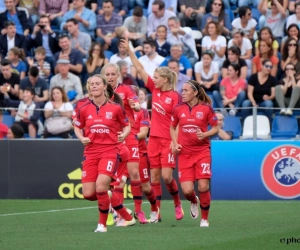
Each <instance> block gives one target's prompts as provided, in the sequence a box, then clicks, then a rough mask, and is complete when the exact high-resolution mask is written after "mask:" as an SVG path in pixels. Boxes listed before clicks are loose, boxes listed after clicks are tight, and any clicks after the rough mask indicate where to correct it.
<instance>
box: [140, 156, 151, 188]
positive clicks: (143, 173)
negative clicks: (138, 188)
mask: <svg viewBox="0 0 300 250" xmlns="http://www.w3.org/2000/svg"><path fill="white" fill-rule="evenodd" d="M149 165H150V164H149V159H148V155H147V153H144V154H142V155H141V157H140V165H139V170H140V179H141V182H142V183H147V182H149V181H150V176H149V174H150V172H149Z"/></svg>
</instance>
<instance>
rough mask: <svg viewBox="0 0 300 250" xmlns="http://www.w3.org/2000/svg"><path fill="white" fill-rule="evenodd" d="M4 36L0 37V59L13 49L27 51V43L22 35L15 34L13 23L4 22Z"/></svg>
mask: <svg viewBox="0 0 300 250" xmlns="http://www.w3.org/2000/svg"><path fill="white" fill-rule="evenodd" d="M4 27H5V29H6V34H5V35H2V36H0V53H1V57H2V58H5V57H6V56H7V52H8V51H9V50H10V49H11V48H13V47H17V48H21V49H23V50H24V51H26V50H27V42H26V39H25V37H24V36H23V35H20V34H17V33H16V24H15V23H14V22H13V21H6V22H5V24H4Z"/></svg>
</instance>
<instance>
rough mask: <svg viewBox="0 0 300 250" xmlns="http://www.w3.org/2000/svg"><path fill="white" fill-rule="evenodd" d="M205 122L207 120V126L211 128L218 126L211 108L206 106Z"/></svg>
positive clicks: (216, 118)
mask: <svg viewBox="0 0 300 250" xmlns="http://www.w3.org/2000/svg"><path fill="white" fill-rule="evenodd" d="M207 120H208V124H209V125H210V126H211V127H215V126H217V125H218V117H217V116H216V114H215V111H214V110H213V108H212V107H211V106H208V112H207Z"/></svg>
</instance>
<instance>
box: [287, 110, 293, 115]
mask: <svg viewBox="0 0 300 250" xmlns="http://www.w3.org/2000/svg"><path fill="white" fill-rule="evenodd" d="M285 114H286V115H293V111H292V110H291V109H287V110H286V112H285Z"/></svg>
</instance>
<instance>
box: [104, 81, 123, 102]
mask: <svg viewBox="0 0 300 250" xmlns="http://www.w3.org/2000/svg"><path fill="white" fill-rule="evenodd" d="M105 96H106V98H107V99H109V100H111V101H113V102H115V103H118V104H120V105H121V106H122V107H124V104H123V100H122V98H121V97H120V96H119V95H118V94H117V93H115V92H114V89H113V87H112V86H111V85H110V84H107V85H106V90H105Z"/></svg>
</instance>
